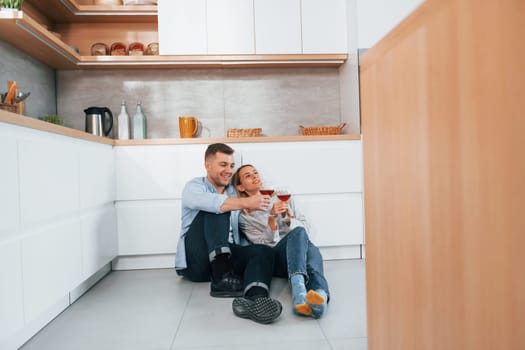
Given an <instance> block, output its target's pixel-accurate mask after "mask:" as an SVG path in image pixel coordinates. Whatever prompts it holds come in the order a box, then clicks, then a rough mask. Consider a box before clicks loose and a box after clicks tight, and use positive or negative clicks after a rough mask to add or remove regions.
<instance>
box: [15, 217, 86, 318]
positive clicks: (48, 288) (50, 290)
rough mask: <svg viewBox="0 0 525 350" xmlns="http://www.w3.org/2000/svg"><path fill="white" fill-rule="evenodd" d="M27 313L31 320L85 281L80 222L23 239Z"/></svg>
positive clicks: (73, 222)
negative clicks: (83, 279)
mask: <svg viewBox="0 0 525 350" xmlns="http://www.w3.org/2000/svg"><path fill="white" fill-rule="evenodd" d="M22 271H23V286H24V313H25V319H26V322H30V321H32V320H33V319H35V318H36V317H38V316H39V315H40V314H41V313H42V312H44V311H46V310H47V309H48V308H49V307H50V306H52V305H54V303H56V302H57V301H58V300H59V299H60V298H62V297H64V296H65V295H67V294H68V293H69V291H70V290H72V289H73V288H74V287H76V286H77V285H78V284H79V283H80V282H81V281H82V251H81V240H80V221H79V220H74V221H71V222H65V223H60V224H55V225H52V226H48V227H46V228H44V229H39V230H38V231H33V232H31V233H30V234H29V235H28V236H27V237H26V238H24V239H23V240H22Z"/></svg>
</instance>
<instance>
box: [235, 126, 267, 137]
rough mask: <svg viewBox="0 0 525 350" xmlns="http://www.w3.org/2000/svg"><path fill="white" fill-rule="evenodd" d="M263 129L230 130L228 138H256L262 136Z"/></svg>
mask: <svg viewBox="0 0 525 350" xmlns="http://www.w3.org/2000/svg"><path fill="white" fill-rule="evenodd" d="M261 132H262V129H261V128H255V129H228V137H254V136H261Z"/></svg>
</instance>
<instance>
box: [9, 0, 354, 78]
mask: <svg viewBox="0 0 525 350" xmlns="http://www.w3.org/2000/svg"><path fill="white" fill-rule="evenodd" d="M23 9H24V10H26V11H0V40H3V41H5V42H7V43H9V44H11V45H12V46H14V47H16V48H17V49H19V50H21V51H23V52H25V53H27V54H28V55H30V56H31V57H34V58H35V59H37V60H39V61H41V62H43V63H45V64H47V65H48V66H50V67H52V68H55V69H67V70H71V69H163V68H166V69H168V68H252V67H253V68H265V67H338V66H340V65H342V64H343V63H344V62H345V61H346V60H347V58H348V55H346V54H290V55H176V56H167V55H163V56H89V51H90V50H89V48H90V46H91V45H92V44H94V43H95V42H104V43H106V44H107V45H110V44H111V43H112V42H115V41H121V40H115V38H126V39H127V40H128V41H129V42H126V40H122V41H123V42H124V43H125V44H129V43H130V42H132V41H140V42H143V43H144V44H146V45H147V44H148V43H150V42H156V41H158V33H157V15H156V13H157V12H156V11H157V6H145V5H135V6H96V5H77V3H76V2H75V1H73V0H38V1H37V0H26V1H25V2H24V7H23ZM72 9H73V10H72ZM79 13H80V14H79ZM71 16H72V17H71ZM87 17H89V18H91V20H90V21H85V22H83V21H82V20H83V19H84V18H87ZM107 22H112V23H107ZM130 26H132V27H133V31H130V29H129V28H130ZM48 28H50V29H48ZM52 30H53V31H56V32H59V33H60V34H61V35H62V37H61V38H59V37H57V36H55V35H54V34H53V33H52V32H51V31H52ZM93 37H95V38H96V39H92V38H93ZM69 45H73V46H75V47H77V48H79V49H80V54H78V53H76V52H75V51H74V50H73V49H72V48H71V47H70V46H69Z"/></svg>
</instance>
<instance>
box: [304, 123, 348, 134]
mask: <svg viewBox="0 0 525 350" xmlns="http://www.w3.org/2000/svg"><path fill="white" fill-rule="evenodd" d="M345 126H346V123H341V124H339V125H338V126H312V127H308V128H307V127H304V126H302V125H299V128H300V129H301V135H340V134H341V131H342V130H343V128H344V127H345Z"/></svg>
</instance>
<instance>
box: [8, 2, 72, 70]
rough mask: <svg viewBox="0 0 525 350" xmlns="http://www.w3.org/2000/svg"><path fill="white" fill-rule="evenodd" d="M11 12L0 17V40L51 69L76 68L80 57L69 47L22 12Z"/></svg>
mask: <svg viewBox="0 0 525 350" xmlns="http://www.w3.org/2000/svg"><path fill="white" fill-rule="evenodd" d="M2 12H3V11H2ZM13 12H16V13H13V14H11V15H10V16H9V17H8V16H4V15H3V14H2V15H1V16H0V40H3V41H5V42H7V43H9V44H11V45H12V46H14V47H16V48H17V49H19V50H21V51H24V52H25V53H27V54H29V55H30V56H32V57H34V58H35V59H37V60H39V61H41V62H43V63H45V64H47V65H49V66H50V67H52V68H56V69H75V68H76V64H77V63H78V61H79V60H80V56H79V55H78V54H77V53H76V52H75V51H73V49H72V48H71V47H69V46H68V45H67V44H65V43H64V42H63V41H62V40H60V39H59V38H58V37H56V36H55V35H53V34H52V33H51V32H50V31H48V30H47V29H46V28H45V27H44V26H42V25H41V24H39V23H38V22H37V21H35V20H34V19H32V18H31V17H30V16H28V15H27V14H26V13H24V12H23V11H13Z"/></svg>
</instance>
